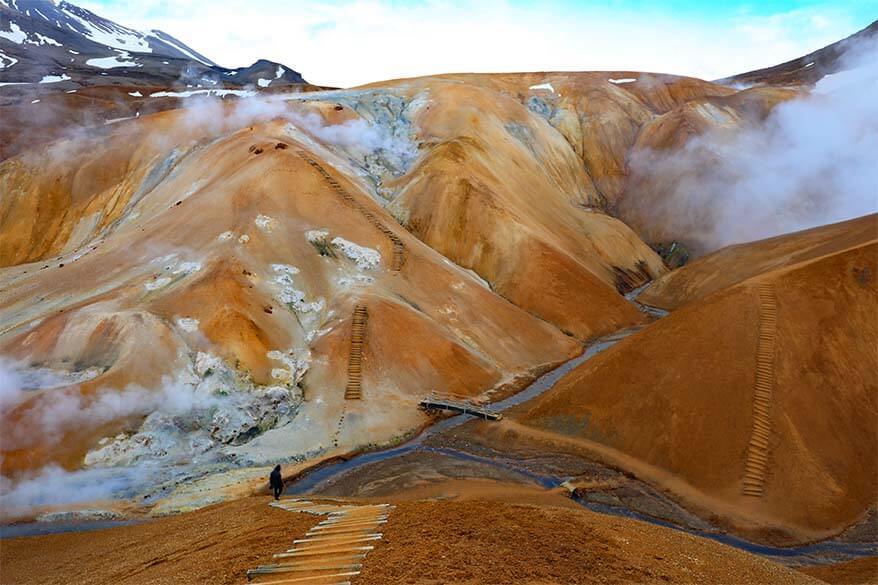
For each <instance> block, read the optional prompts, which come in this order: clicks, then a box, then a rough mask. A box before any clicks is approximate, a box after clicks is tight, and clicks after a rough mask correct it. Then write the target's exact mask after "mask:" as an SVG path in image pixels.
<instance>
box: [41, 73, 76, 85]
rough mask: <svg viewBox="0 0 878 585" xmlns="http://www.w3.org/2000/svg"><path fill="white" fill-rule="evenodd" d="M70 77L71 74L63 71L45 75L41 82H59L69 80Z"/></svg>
mask: <svg viewBox="0 0 878 585" xmlns="http://www.w3.org/2000/svg"><path fill="white" fill-rule="evenodd" d="M69 79H70V76H69V75H66V74H64V73H62V74H61V75H43V78H42V79H41V80H40V83H58V82H59V81H67V80H69Z"/></svg>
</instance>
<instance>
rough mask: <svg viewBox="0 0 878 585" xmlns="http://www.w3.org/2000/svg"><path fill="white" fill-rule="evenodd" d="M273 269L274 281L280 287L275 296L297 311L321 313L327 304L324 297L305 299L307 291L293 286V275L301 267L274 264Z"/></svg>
mask: <svg viewBox="0 0 878 585" xmlns="http://www.w3.org/2000/svg"><path fill="white" fill-rule="evenodd" d="M271 269H272V270H273V271H274V272H275V273H276V275H275V277H274V282H275V284H276V285H277V286H278V288H280V292H278V293H277V295H275V298H276V299H277V300H278V301H280V302H281V303H283V304H285V305H287V306H289V307H290V308H291V309H293V310H294V311H296V312H297V313H319V312H320V311H322V310H323V308H324V307H325V306H326V302H325V301H324V300H323V299H317V300H316V301H314V302H310V303H309V302H306V301H305V293H304V292H302V291H300V290H297V289H296V288H294V287H293V285H294V281H293V275H295V274H298V273H299V269H298V268H296V267H295V266H290V265H289V264H272V265H271Z"/></svg>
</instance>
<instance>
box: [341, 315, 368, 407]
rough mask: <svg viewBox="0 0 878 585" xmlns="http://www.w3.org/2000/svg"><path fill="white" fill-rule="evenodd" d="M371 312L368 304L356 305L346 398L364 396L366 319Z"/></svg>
mask: <svg viewBox="0 0 878 585" xmlns="http://www.w3.org/2000/svg"><path fill="white" fill-rule="evenodd" d="M368 319H369V312H368V311H367V309H366V305H357V306H356V307H354V318H353V324H352V325H351V347H350V351H349V353H348V385H347V387H346V388H345V391H344V397H345V399H346V400H359V399H360V398H362V397H363V393H362V392H363V391H362V382H363V346H364V345H365V343H366V321H367V320H368Z"/></svg>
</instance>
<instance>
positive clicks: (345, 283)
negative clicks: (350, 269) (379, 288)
mask: <svg viewBox="0 0 878 585" xmlns="http://www.w3.org/2000/svg"><path fill="white" fill-rule="evenodd" d="M374 282H375V279H374V278H372V277H371V276H366V275H365V274H355V275H353V276H342V277H341V278H339V279H338V285H339V286H341V287H343V288H349V287H352V286H368V285H370V284H373V283H374Z"/></svg>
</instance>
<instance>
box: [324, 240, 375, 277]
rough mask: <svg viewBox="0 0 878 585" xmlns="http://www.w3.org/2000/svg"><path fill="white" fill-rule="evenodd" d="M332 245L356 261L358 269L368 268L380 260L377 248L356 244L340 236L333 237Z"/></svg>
mask: <svg viewBox="0 0 878 585" xmlns="http://www.w3.org/2000/svg"><path fill="white" fill-rule="evenodd" d="M332 245H333V246H334V247H335V248H337V249H338V250H340V251H341V253H342V254H344V255H345V256H347V257H348V258H350V259H351V260H353V261H354V262H356V263H357V268H359V269H360V270H369V269H371V268H374V267H376V266H378V264H379V263H380V262H381V254H380V253H379V252H378V250H375V249H373V248H366V247H364V246H358V245H357V244H355V243H353V242H349V241H348V240H346V239H344V238H342V237H335V238H333V239H332Z"/></svg>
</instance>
